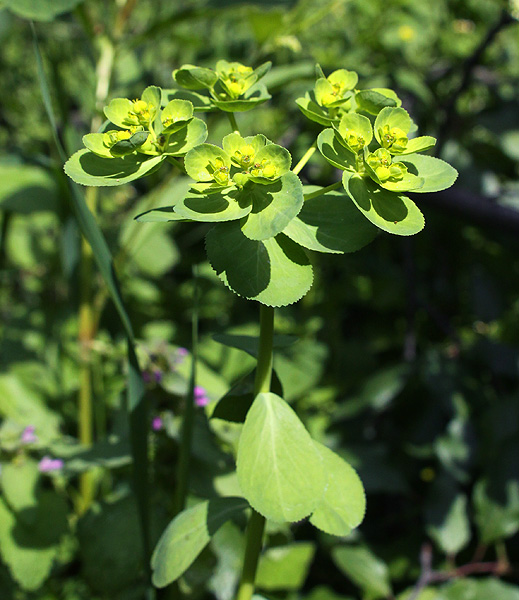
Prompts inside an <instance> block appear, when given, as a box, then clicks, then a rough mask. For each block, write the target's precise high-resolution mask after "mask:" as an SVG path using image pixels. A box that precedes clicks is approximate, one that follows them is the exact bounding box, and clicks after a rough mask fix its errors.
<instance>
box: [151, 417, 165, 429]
mask: <svg viewBox="0 0 519 600" xmlns="http://www.w3.org/2000/svg"><path fill="white" fill-rule="evenodd" d="M163 427H164V422H163V421H162V419H161V418H160V417H154V418H153V421H152V422H151V428H152V429H153V431H160V430H161V429H162V428H163Z"/></svg>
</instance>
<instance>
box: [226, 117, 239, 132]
mask: <svg viewBox="0 0 519 600" xmlns="http://www.w3.org/2000/svg"><path fill="white" fill-rule="evenodd" d="M227 116H228V117H229V122H230V124H231V127H232V130H233V133H240V130H239V128H238V123H237V122H236V117H235V116H234V113H232V112H228V113H227Z"/></svg>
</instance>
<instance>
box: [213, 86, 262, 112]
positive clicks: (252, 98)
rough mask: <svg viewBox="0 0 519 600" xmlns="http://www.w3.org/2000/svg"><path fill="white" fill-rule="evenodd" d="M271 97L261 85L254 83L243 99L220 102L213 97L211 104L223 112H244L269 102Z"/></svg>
mask: <svg viewBox="0 0 519 600" xmlns="http://www.w3.org/2000/svg"><path fill="white" fill-rule="evenodd" d="M271 97H272V96H271V95H270V94H269V93H268V91H267V88H266V87H265V86H264V85H263V84H262V83H256V84H254V85H253V86H252V87H250V88H249V89H248V90H247V91H246V92H245V94H244V95H243V99H239V100H220V99H218V98H215V97H213V104H214V105H215V106H216V107H218V108H219V109H220V110H223V111H225V112H245V111H247V110H251V109H252V108H254V107H255V106H258V104H262V103H263V102H266V101H267V100H270V98H271Z"/></svg>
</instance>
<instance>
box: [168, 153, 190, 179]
mask: <svg viewBox="0 0 519 600" xmlns="http://www.w3.org/2000/svg"><path fill="white" fill-rule="evenodd" d="M167 161H168V162H169V163H171V164H172V165H175V167H177V169H179V171H182V173H184V175H185V174H186V169H185V167H184V165H183V164H182V163H181V162H180V161H179V160H178V158H175V157H174V156H168V158H167Z"/></svg>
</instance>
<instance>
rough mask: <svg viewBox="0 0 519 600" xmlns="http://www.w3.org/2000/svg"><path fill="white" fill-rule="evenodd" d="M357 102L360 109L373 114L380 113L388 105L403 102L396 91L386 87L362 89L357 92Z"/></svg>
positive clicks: (398, 104) (396, 104) (397, 104)
mask: <svg viewBox="0 0 519 600" xmlns="http://www.w3.org/2000/svg"><path fill="white" fill-rule="evenodd" d="M355 102H356V103H357V106H358V107H359V108H360V110H363V111H364V112H367V113H369V114H371V115H378V113H379V112H380V111H381V110H382V109H383V108H385V107H386V106H390V107H392V106H400V104H402V103H401V102H400V100H399V99H398V97H397V95H396V94H395V92H393V91H392V90H387V89H385V88H373V89H370V90H361V91H359V92H357V93H356V94H355Z"/></svg>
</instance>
